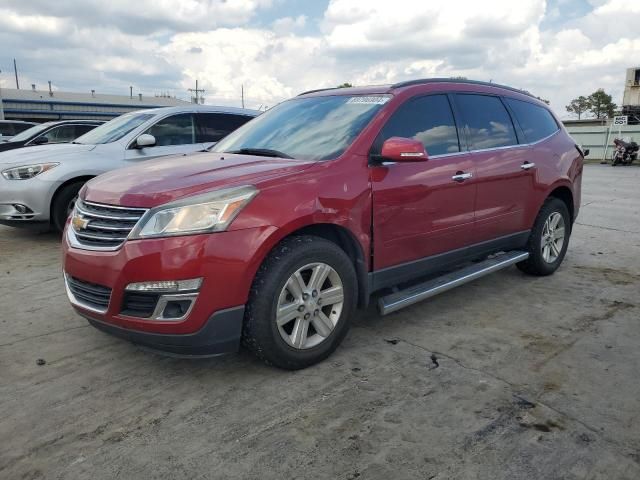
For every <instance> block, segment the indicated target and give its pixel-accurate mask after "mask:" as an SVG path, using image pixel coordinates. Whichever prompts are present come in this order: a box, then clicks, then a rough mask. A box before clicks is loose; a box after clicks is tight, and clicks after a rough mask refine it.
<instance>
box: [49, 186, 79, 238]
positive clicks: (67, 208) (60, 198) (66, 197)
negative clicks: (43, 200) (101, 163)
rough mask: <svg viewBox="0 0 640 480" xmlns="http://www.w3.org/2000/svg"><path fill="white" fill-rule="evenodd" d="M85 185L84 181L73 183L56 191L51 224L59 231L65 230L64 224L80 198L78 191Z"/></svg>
mask: <svg viewBox="0 0 640 480" xmlns="http://www.w3.org/2000/svg"><path fill="white" fill-rule="evenodd" d="M83 185H84V182H75V183H71V184H69V185H66V186H65V187H63V188H62V189H61V190H60V191H59V192H57V193H56V196H55V198H54V199H53V203H52V204H51V225H52V226H53V228H54V229H55V230H56V231H57V232H62V230H64V225H65V223H66V222H67V218H69V215H70V214H71V212H72V211H73V207H74V206H75V204H76V200H77V199H78V192H79V191H80V189H81V188H82V186H83Z"/></svg>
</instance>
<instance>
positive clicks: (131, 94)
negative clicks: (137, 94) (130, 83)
mask: <svg viewBox="0 0 640 480" xmlns="http://www.w3.org/2000/svg"><path fill="white" fill-rule="evenodd" d="M129 98H131V99H133V87H129Z"/></svg>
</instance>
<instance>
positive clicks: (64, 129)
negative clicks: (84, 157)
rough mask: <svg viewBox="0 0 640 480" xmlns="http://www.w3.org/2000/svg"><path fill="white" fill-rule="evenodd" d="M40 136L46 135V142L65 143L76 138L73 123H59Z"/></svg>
mask: <svg viewBox="0 0 640 480" xmlns="http://www.w3.org/2000/svg"><path fill="white" fill-rule="evenodd" d="M40 136H41V137H46V138H47V140H48V142H47V143H66V142H71V141H73V140H75V139H76V138H77V137H76V128H75V125H60V126H59V127H54V128H52V129H51V130H49V131H48V132H47V133H45V134H44V135H40Z"/></svg>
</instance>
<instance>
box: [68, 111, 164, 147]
mask: <svg viewBox="0 0 640 480" xmlns="http://www.w3.org/2000/svg"><path fill="white" fill-rule="evenodd" d="M153 116H154V114H153V113H127V114H125V115H121V116H119V117H117V118H114V119H113V120H111V121H109V122H107V123H105V124H103V125H100V126H99V127H97V128H94V129H93V130H91V131H90V132H87V133H85V134H84V135H82V136H81V137H78V138H77V139H76V141H75V142H73V143H84V144H86V145H97V144H100V143H111V142H115V141H117V140H120V139H121V138H122V137H124V136H125V135H126V134H127V133H129V132H130V131H131V130H133V129H134V128H136V127H138V126H140V125H142V124H143V123H144V122H146V121H147V120H149V119H150V118H152V117H153Z"/></svg>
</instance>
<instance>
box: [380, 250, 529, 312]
mask: <svg viewBox="0 0 640 480" xmlns="http://www.w3.org/2000/svg"><path fill="white" fill-rule="evenodd" d="M527 258H529V253H528V252H522V251H512V252H507V253H502V254H499V255H496V256H494V257H491V258H488V259H487V260H484V261H482V262H478V263H474V264H473V265H470V266H468V267H464V268H461V269H460V270H456V271H454V272H450V273H447V274H445V275H442V276H441V277H437V278H434V279H432V280H428V281H426V282H423V283H419V284H417V285H414V286H412V287H408V288H406V289H405V290H400V291H398V292H394V293H391V294H389V295H386V296H384V297H381V298H380V299H379V300H378V310H380V314H382V315H386V314H388V313H392V312H395V311H397V310H400V309H401V308H404V307H408V306H409V305H413V304H414V303H417V302H421V301H422V300H425V299H427V298H431V297H433V296H435V295H438V294H439V293H442V292H446V291H447V290H451V289H452V288H455V287H458V286H460V285H464V284H465V283H468V282H471V281H473V280H475V279H477V278H480V277H484V276H485V275H489V274H490V273H493V272H497V271H498V270H502V269H503V268H507V267H509V266H511V265H513V264H515V263H518V262H522V261H523V260H526V259H527Z"/></svg>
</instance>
